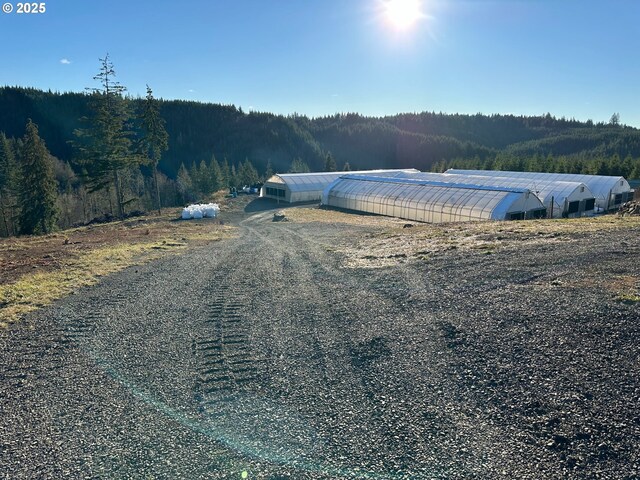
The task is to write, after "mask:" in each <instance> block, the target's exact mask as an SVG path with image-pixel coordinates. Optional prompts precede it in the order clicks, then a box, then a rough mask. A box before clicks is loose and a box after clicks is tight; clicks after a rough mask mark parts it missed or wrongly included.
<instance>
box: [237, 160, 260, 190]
mask: <svg viewBox="0 0 640 480" xmlns="http://www.w3.org/2000/svg"><path fill="white" fill-rule="evenodd" d="M259 181H260V177H259V175H258V171H257V170H256V168H255V167H254V166H253V163H251V161H250V160H249V159H248V158H247V159H246V160H245V161H244V163H241V164H240V170H239V172H238V184H239V185H240V186H245V185H246V186H249V187H250V186H251V185H255V184H256V183H258V182H259Z"/></svg>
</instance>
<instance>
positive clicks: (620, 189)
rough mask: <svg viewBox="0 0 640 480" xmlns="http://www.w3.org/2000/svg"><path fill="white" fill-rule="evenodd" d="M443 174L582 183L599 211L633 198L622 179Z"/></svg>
mask: <svg viewBox="0 0 640 480" xmlns="http://www.w3.org/2000/svg"><path fill="white" fill-rule="evenodd" d="M445 173H457V174H463V175H482V176H485V177H511V178H523V179H530V180H551V181H560V182H581V183H584V184H585V185H586V186H587V187H589V190H591V193H593V195H594V196H595V199H596V207H598V209H600V210H604V211H607V210H614V209H616V208H618V207H619V206H620V205H621V204H623V203H624V202H626V201H628V200H631V199H632V198H633V190H631V187H630V186H629V182H627V180H626V179H625V178H624V177H613V176H611V177H610V176H605V175H579V174H570V173H538V172H506V171H498V170H458V169H454V168H451V169H449V170H447V171H446V172H445Z"/></svg>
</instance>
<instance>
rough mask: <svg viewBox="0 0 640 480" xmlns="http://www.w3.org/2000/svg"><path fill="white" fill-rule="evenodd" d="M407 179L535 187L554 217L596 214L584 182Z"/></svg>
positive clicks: (424, 175) (448, 176)
mask: <svg viewBox="0 0 640 480" xmlns="http://www.w3.org/2000/svg"><path fill="white" fill-rule="evenodd" d="M403 176H405V177H406V178H415V179H421V180H434V181H439V182H447V183H470V184H474V185H488V186H494V187H495V186H498V187H515V188H526V189H528V190H531V191H532V192H533V193H535V194H536V196H537V197H538V198H539V199H540V200H541V201H542V203H543V204H544V206H545V207H546V208H547V215H548V216H553V218H561V217H577V216H581V215H583V214H593V209H594V200H595V197H594V195H593V193H591V190H589V187H587V186H586V185H585V184H584V183H580V182H560V181H557V180H546V179H540V178H535V179H534V178H511V177H489V176H483V175H471V174H460V173H430V172H418V173H406V174H403Z"/></svg>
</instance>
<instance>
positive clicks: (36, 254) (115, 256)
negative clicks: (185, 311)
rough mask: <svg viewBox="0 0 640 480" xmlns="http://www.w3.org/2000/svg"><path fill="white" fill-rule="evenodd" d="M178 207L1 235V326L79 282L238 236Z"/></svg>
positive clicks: (67, 291) (219, 223)
mask: <svg viewBox="0 0 640 480" xmlns="http://www.w3.org/2000/svg"><path fill="white" fill-rule="evenodd" d="M178 215H179V210H177V209H172V210H167V211H166V213H165V214H163V215H162V216H145V217H140V218H136V219H133V220H126V221H121V222H113V223H109V224H105V225H90V226H86V227H79V228H75V229H71V230H66V231H64V232H60V233H55V234H52V235H46V236H42V237H18V238H7V239H2V240H0V326H3V325H6V324H8V323H10V322H13V321H15V320H16V319H18V318H19V317H20V316H21V315H22V314H24V313H27V312H29V311H32V310H35V309H37V308H40V307H42V306H45V305H48V304H50V303H51V302H53V301H54V300H56V299H58V298H61V297H63V296H65V295H67V294H69V293H72V292H73V291H74V290H76V289H77V288H79V287H80V286H84V285H90V284H93V283H95V282H96V281H97V279H98V278H99V277H101V276H104V275H107V274H109V273H113V272H116V271H119V270H122V269H123V268H126V267H128V266H131V265H136V264H141V263H145V262H148V261H151V260H154V259H157V258H161V257H162V256H164V255H167V254H171V253H176V252H179V251H182V250H184V248H185V247H187V246H188V245H203V244H206V243H208V242H212V241H216V240H220V239H222V238H225V237H229V236H231V235H233V228H232V227H228V226H224V225H223V224H222V223H223V222H221V221H220V220H217V219H216V220H208V219H204V220H197V221H195V220H191V221H180V220H176V218H177V217H178Z"/></svg>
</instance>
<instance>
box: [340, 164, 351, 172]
mask: <svg viewBox="0 0 640 480" xmlns="http://www.w3.org/2000/svg"><path fill="white" fill-rule="evenodd" d="M342 171H343V172H350V171H351V165H349V162H344V165H343V166H342Z"/></svg>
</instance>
